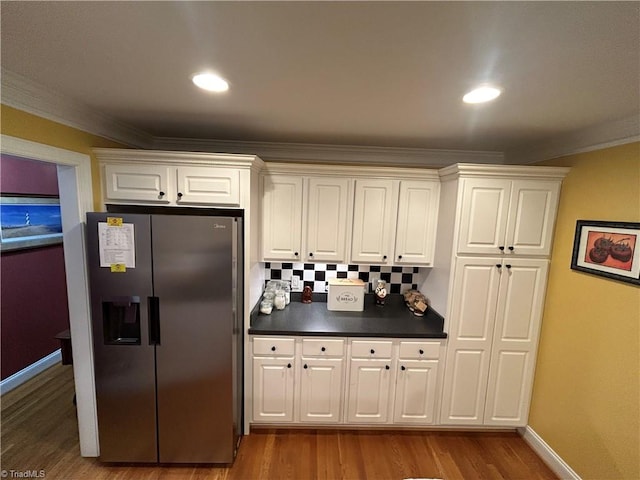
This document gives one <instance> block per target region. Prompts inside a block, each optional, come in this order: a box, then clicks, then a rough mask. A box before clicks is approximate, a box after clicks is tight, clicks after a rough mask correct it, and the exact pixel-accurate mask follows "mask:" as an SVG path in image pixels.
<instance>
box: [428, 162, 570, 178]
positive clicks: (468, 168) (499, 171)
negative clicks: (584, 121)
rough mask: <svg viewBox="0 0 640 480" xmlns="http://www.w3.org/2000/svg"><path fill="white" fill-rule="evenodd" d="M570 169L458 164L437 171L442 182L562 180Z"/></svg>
mask: <svg viewBox="0 0 640 480" xmlns="http://www.w3.org/2000/svg"><path fill="white" fill-rule="evenodd" d="M570 170H571V169H570V168H567V167H539V166H536V167H533V166H528V165H478V164H476V163H458V164H456V165H451V166H449V167H444V168H441V169H440V170H438V174H439V175H440V180H442V181H443V182H445V181H449V180H456V179H458V178H473V177H484V178H486V177H491V178H505V179H510V178H513V177H521V176H523V175H526V176H527V178H537V179H540V180H542V179H546V180H558V179H560V180H562V179H563V178H564V177H565V176H567V174H568V173H569V171H570Z"/></svg>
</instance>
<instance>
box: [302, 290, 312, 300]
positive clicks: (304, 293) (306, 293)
mask: <svg viewBox="0 0 640 480" xmlns="http://www.w3.org/2000/svg"><path fill="white" fill-rule="evenodd" d="M312 297H313V292H312V291H311V287H309V286H307V287H304V289H303V290H302V303H311V301H312V300H311V298H312Z"/></svg>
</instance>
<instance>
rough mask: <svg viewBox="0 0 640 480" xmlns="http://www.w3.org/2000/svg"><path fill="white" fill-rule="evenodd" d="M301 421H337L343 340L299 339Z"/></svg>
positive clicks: (339, 406)
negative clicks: (300, 352)
mask: <svg viewBox="0 0 640 480" xmlns="http://www.w3.org/2000/svg"><path fill="white" fill-rule="evenodd" d="M301 345H302V348H301V350H302V356H301V358H300V364H301V368H300V369H299V370H300V391H299V404H300V414H299V416H300V422H303V423H304V422H310V423H338V422H340V420H341V415H342V397H343V385H344V347H345V342H344V340H343V339H315V338H314V339H307V338H303V339H302V341H301Z"/></svg>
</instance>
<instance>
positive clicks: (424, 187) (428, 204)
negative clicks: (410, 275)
mask: <svg viewBox="0 0 640 480" xmlns="http://www.w3.org/2000/svg"><path fill="white" fill-rule="evenodd" d="M439 194H440V184H439V183H438V182H426V181H425V182H414V181H404V180H403V181H401V182H400V199H399V201H398V227H397V230H396V246H395V263H397V264H402V263H406V264H410V265H415V264H421V265H431V264H432V263H433V251H434V249H435V243H436V224H437V221H438V203H439Z"/></svg>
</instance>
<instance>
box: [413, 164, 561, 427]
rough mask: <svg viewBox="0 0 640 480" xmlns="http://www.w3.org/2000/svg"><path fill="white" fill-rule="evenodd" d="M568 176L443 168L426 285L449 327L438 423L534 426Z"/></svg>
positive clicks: (537, 170)
mask: <svg viewBox="0 0 640 480" xmlns="http://www.w3.org/2000/svg"><path fill="white" fill-rule="evenodd" d="M567 173H568V169H565V168H555V167H524V166H493V165H492V166H488V165H484V166H482V165H467V164H458V165H453V166H451V167H447V168H444V169H441V170H440V176H441V192H442V194H441V198H440V206H441V210H440V222H439V225H438V238H437V247H436V263H435V265H434V269H433V271H432V272H431V273H430V275H429V277H428V279H427V281H426V282H425V284H424V286H423V288H424V289H425V291H427V292H433V293H434V299H433V300H434V304H440V305H439V306H437V305H434V306H435V308H436V309H439V310H440V311H441V313H443V314H444V317H445V319H446V322H447V323H446V324H445V330H446V331H447V332H448V340H447V353H446V359H445V373H444V382H443V391H442V402H441V409H440V424H442V425H465V426H502V427H519V426H525V425H526V424H527V419H528V414H529V404H530V398H531V390H532V386H533V378H534V373H535V363H536V353H537V346H538V337H539V333H540V325H541V319H542V310H543V307H544V296H545V289H546V282H547V272H548V266H549V255H550V253H551V252H550V250H551V244H552V237H553V229H554V224H555V218H556V211H557V208H558V198H559V192H560V185H561V183H562V179H563V178H564V176H565V175H566V174H567ZM443 283H445V284H446V285H448V288H446V289H443V285H442V284H443Z"/></svg>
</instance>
